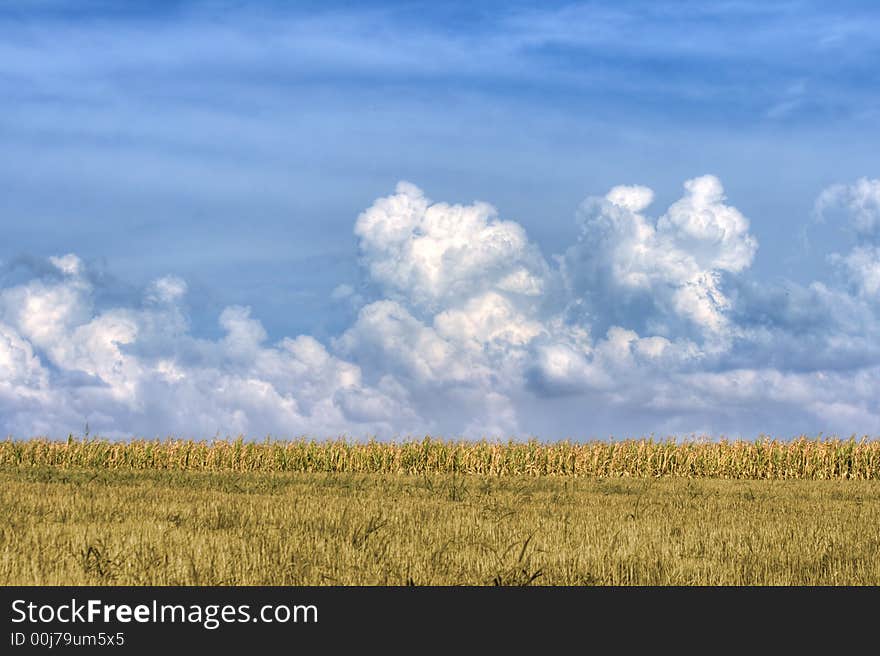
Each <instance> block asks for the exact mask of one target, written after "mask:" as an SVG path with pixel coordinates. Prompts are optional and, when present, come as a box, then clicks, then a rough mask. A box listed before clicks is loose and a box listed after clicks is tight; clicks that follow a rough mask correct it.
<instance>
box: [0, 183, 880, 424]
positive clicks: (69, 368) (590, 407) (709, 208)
mask: <svg viewBox="0 0 880 656" xmlns="http://www.w3.org/2000/svg"><path fill="white" fill-rule="evenodd" d="M878 188H880V187H878ZM874 190H875V181H869V180H860V181H858V182H856V183H855V184H854V185H850V186H848V187H847V186H840V185H838V186H835V187H832V188H831V189H829V190H826V191H825V192H823V193H822V194H821V195H820V196H819V199H818V200H817V201H816V207H817V214H821V215H822V216H826V217H827V216H830V212H831V211H832V210H834V211H836V212H842V213H844V214H846V220H847V221H848V225H850V226H852V230H853V232H854V233H855V234H856V235H857V242H856V244H855V245H854V247H853V249H852V250H851V251H850V252H849V253H846V254H830V255H829V259H828V266H829V267H832V268H834V269H836V270H837V271H838V272H840V273H841V274H842V275H841V277H840V280H841V285H839V286H834V285H828V284H826V283H822V282H818V281H817V282H813V283H810V284H808V285H797V284H795V283H786V284H784V285H780V284H776V283H774V284H766V283H761V282H760V281H756V280H754V279H753V278H752V277H750V275H749V273H748V270H749V267H750V266H751V264H752V261H753V259H754V258H755V255H756V252H757V247H758V244H757V241H756V239H755V238H754V236H753V235H751V233H750V231H749V221H748V219H747V218H746V217H745V216H743V214H742V213H741V212H740V211H739V210H737V209H736V208H735V207H734V206H733V205H731V204H730V203H729V202H728V200H727V198H726V197H725V194H724V189H723V187H722V184H721V182H720V181H719V180H718V179H717V178H716V177H714V176H711V175H706V176H702V177H698V178H694V179H692V180H688V181H686V182H685V183H684V189H683V193H682V195H681V198H679V199H678V200H676V201H675V202H673V203H672V204H671V205H670V206H669V207H668V208H667V209H666V210H665V211H663V212H662V213H659V214H656V215H654V216H651V215H650V214H649V208H650V207H651V206H652V204H653V201H654V192H653V191H652V190H651V189H649V188H647V187H643V186H617V187H614V188H612V189H610V190H609V191H608V192H607V193H606V194H605V195H603V196H595V197H590V198H588V199H587V200H585V201H584V203H583V204H582V205H581V207H580V209H579V210H578V212H577V233H576V235H575V237H574V239H573V242H572V244H571V245H570V247H569V248H567V249H566V250H565V252H563V253H561V254H559V255H555V256H553V257H552V258H549V259H547V258H545V257H544V255H543V254H542V253H541V250H540V249H539V248H538V246H537V245H536V244H535V243H533V242H532V241H531V240H530V239H529V237H528V235H527V233H526V231H525V230H524V229H523V227H522V226H520V225H519V224H517V223H515V222H513V221H509V220H504V219H502V218H500V217H499V216H498V213H497V211H496V210H495V209H494V208H493V207H492V206H490V205H488V204H487V203H484V202H474V203H471V204H464V205H455V204H446V203H442V202H434V201H432V200H430V199H429V198H428V197H427V196H426V195H425V193H424V192H423V191H422V190H420V189H419V188H417V187H416V186H414V185H412V184H410V183H400V184H399V185H398V186H397V188H396V190H395V191H394V193H393V194H391V195H389V196H387V197H384V198H380V199H378V200H377V201H375V202H374V203H373V204H372V205H371V206H370V207H368V208H367V209H366V210H365V211H364V212H363V213H362V214H361V215H360V216H359V217H357V220H356V223H355V227H354V234H355V237H356V238H357V240H358V247H359V250H360V257H361V263H362V265H363V271H364V274H365V276H366V279H365V280H364V283H365V284H364V285H362V286H361V287H360V289H361V290H362V291H361V292H355V288H354V287H353V286H352V285H350V284H341V285H339V286H338V287H337V288H336V289H335V290H334V291H333V292H332V294H331V296H332V298H333V299H334V300H337V301H341V302H346V303H351V305H352V308H353V309H355V310H356V311H357V316H356V317H355V318H354V319H353V321H352V322H351V324H350V325H349V326H348V327H347V328H346V329H344V330H343V331H341V332H340V333H339V334H338V335H337V336H336V337H334V338H332V339H330V340H328V341H327V343H322V342H320V341H318V340H317V339H315V338H314V337H311V336H309V335H299V336H295V337H285V338H282V339H279V340H273V339H271V338H270V336H269V334H268V333H267V331H266V329H265V328H264V326H263V325H262V323H261V322H260V320H259V319H258V318H257V317H254V316H252V313H251V311H250V309H249V308H247V307H243V306H230V307H227V308H225V309H224V310H223V311H222V312H221V313H220V314H219V316H218V317H217V321H218V326H219V328H220V330H221V334H220V336H219V337H217V338H215V339H206V338H204V337H200V336H198V335H196V334H193V332H192V330H191V328H190V325H189V322H188V320H187V309H186V308H187V305H186V304H187V298H186V297H187V293H188V288H187V284H186V282H185V281H184V280H182V279H180V278H178V277H175V276H171V275H169V276H165V277H162V278H159V279H157V280H155V281H153V282H152V283H151V284H149V285H148V286H147V287H146V288H145V289H144V290H143V292H142V297H141V299H140V301H139V302H138V301H133V302H132V303H131V304H130V306H126V307H119V306H112V307H105V306H104V305H103V304H102V303H101V302H99V294H98V290H96V288H95V284H96V283H95V282H94V281H95V280H96V279H97V278H96V277H95V276H93V275H91V271H90V267H89V266H88V265H87V264H86V263H84V262H83V261H82V260H80V259H79V258H78V257H77V256H76V255H73V254H67V255H63V256H59V257H53V258H50V259H49V260H48V261H46V262H44V264H43V265H41V266H35V267H33V274H32V275H31V276H30V277H29V278H28V279H27V280H23V281H22V280H19V281H18V282H17V283H16V284H12V283H10V284H8V285H7V286H6V287H3V288H0V422H2V428H3V429H4V430H5V431H6V432H9V433H13V432H14V433H18V434H26V435H28V434H38V433H48V434H55V435H63V434H65V433H66V432H68V431H75V430H76V427H77V426H82V425H83V424H84V423H85V421H88V422H89V423H90V425H91V426H92V427H93V430H98V431H100V432H102V433H104V434H108V435H117V436H125V435H131V434H141V435H157V434H180V435H194V436H202V437H204V436H206V435H213V434H215V433H217V432H219V433H220V434H222V435H226V434H238V433H243V434H248V435H251V436H255V437H256V436H260V435H265V434H269V433H271V434H273V435H277V436H293V435H301V434H308V435H312V436H327V435H339V434H347V435H352V436H357V437H362V436H365V435H379V436H382V437H392V436H395V435H423V434H426V433H439V434H445V435H466V436H470V437H480V436H513V435H524V434H536V435H540V436H542V437H548V438H552V437H566V436H572V437H587V436H597V435H599V436H601V435H602V434H606V435H607V434H610V433H615V434H618V435H619V434H621V433H625V434H644V433H649V432H660V433H662V432H682V431H683V432H690V431H693V430H696V429H698V428H701V429H708V430H712V431H713V432H716V433H727V434H732V433H735V432H739V433H741V434H754V433H756V432H759V431H776V432H780V431H781V432H783V433H785V434H792V433H796V432H799V431H806V432H818V431H820V430H821V431H825V432H835V431H837V432H876V431H878V430H880V408H878V402H877V400H876V394H875V390H876V389H877V388H878V384H880V348H878V346H877V345H878V344H880V321H878V316H877V312H878V308H880V304H878V303H877V302H876V301H877V296H878V290H880V269H878V262H880V257H878V255H880V253H878V247H877V246H876V245H875V244H873V243H872V241H871V239H872V235H873V234H874V233H873V232H872V231H873V230H874V227H873V226H874V222H875V219H876V202H875V200H876V199H875V198H874V196H873V195H872V194H874V193H875V191H874ZM841 220H842V219H841ZM551 263H552V264H551ZM363 290H370V291H363ZM371 294H372V295H371Z"/></svg>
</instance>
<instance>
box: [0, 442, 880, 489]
mask: <svg viewBox="0 0 880 656" xmlns="http://www.w3.org/2000/svg"><path fill="white" fill-rule="evenodd" d="M0 466H14V467H29V466H30V467H39V466H51V467H63V468H98V469H106V470H117V471H119V470H132V471H136V470H176V471H212V472H293V473H349V474H351V473H364V474H367V473H370V474H407V475H426V474H478V475H488V476H573V477H640V478H649V477H655V478H656V477H683V478H721V479H763V480H783V479H785V480H878V479H880V440H877V439H873V440H872V439H868V438H862V439H861V440H856V439H855V438H850V439H846V440H844V439H838V438H826V439H811V438H807V437H803V436H802V437H800V438H797V439H794V440H791V441H786V440H777V439H770V438H766V437H762V438H760V439H758V440H756V441H746V440H736V441H728V440H721V441H717V442H709V441H689V442H688V441H685V442H676V441H674V440H667V441H654V440H653V439H641V440H623V441H618V442H615V441H609V442H600V441H594V442H588V443H574V442H558V443H541V442H538V441H536V440H532V441H529V442H513V441H511V442H508V443H500V442H489V441H481V442H465V441H457V442H456V441H443V440H438V439H433V438H429V437H426V438H425V439H424V440H422V441H406V442H400V443H397V442H379V441H375V440H373V441H369V442H349V441H346V440H336V441H324V442H318V441H310V440H297V441H289V442H286V441H270V440H266V441H264V442H248V441H245V440H244V439H242V438H239V439H236V440H233V441H230V440H224V441H213V442H206V441H192V440H174V439H169V440H164V441H160V440H133V441H127V442H113V441H108V440H101V439H74V438H73V437H70V438H68V439H67V441H52V440H47V439H33V440H13V439H6V440H5V441H2V442H0Z"/></svg>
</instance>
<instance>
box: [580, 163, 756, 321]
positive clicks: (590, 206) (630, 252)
mask: <svg viewBox="0 0 880 656" xmlns="http://www.w3.org/2000/svg"><path fill="white" fill-rule="evenodd" d="M684 188H685V195H684V196H683V197H682V198H681V199H680V200H678V201H676V202H675V203H673V204H672V206H670V207H669V209H668V210H667V212H666V213H665V214H663V215H662V216H661V217H660V218H659V219H658V220H657V221H656V222H655V221H653V220H651V219H649V218H648V217H647V216H645V215H644V214H642V213H641V212H642V211H643V210H645V209H646V208H647V207H648V206H649V204H650V203H651V201H652V199H653V192H652V191H651V190H650V189H647V188H645V187H615V188H613V189H612V190H611V191H609V192H608V194H606V196H605V197H604V198H590V199H588V200H587V201H585V202H584V204H583V205H582V206H581V209H580V212H579V215H580V222H581V234H580V236H579V238H578V242H577V244H575V245H574V246H572V247H571V248H570V249H569V250H568V252H567V253H566V256H565V260H564V272H565V274H566V279H567V282H568V285H569V289H570V291H571V293H572V295H573V296H575V297H586V298H587V299H589V300H590V301H591V302H592V304H593V305H598V306H604V305H606V304H607V303H609V302H612V301H610V300H609V297H614V296H616V297H618V298H619V299H620V301H623V303H621V304H622V305H626V304H627V303H630V304H631V305H632V306H633V307H634V308H638V309H635V310H634V311H637V312H641V313H642V317H641V318H642V319H643V320H652V321H653V322H654V324H655V325H660V324H663V322H664V321H667V320H668V319H669V317H670V316H674V317H680V318H683V319H686V320H688V321H690V322H691V323H692V324H693V325H695V326H697V327H698V328H699V329H701V330H702V331H703V332H704V333H705V334H707V335H719V334H722V333H724V332H725V331H726V330H727V329H728V320H727V317H726V311H727V310H728V308H729V306H730V302H729V299H728V298H727V297H726V296H725V295H724V293H723V292H722V290H721V286H720V280H721V275H722V273H725V272H727V273H738V272H741V271H742V270H744V269H746V268H747V267H748V266H749V265H750V264H751V262H752V259H753V257H754V255H755V251H756V250H757V241H756V240H755V238H754V237H752V236H751V235H750V234H749V232H748V229H749V222H748V220H747V219H746V218H745V217H744V216H743V215H742V214H741V213H740V212H739V211H738V210H737V209H736V208H734V207H731V206H729V205H726V204H725V203H724V200H725V197H724V189H723V187H722V186H721V183H720V181H719V180H718V179H717V178H715V177H714V176H711V175H706V176H703V177H700V178H694V179H693V180H688V181H687V182H686V183H685V185H684ZM603 309H604V307H595V308H592V311H593V314H597V313H599V312H601V311H603ZM651 313H655V314H656V315H657V316H653V317H652V316H650V315H651ZM664 315H665V316H664Z"/></svg>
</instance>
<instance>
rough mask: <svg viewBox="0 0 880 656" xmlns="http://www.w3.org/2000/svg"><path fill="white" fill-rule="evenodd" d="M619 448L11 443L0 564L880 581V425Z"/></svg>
mask: <svg viewBox="0 0 880 656" xmlns="http://www.w3.org/2000/svg"><path fill="white" fill-rule="evenodd" d="M750 445H751V446H750ZM469 446H470V448H471V449H472V450H470V451H468V447H469ZM609 448H611V447H610V446H609V445H608V444H604V445H601V444H594V445H584V446H583V447H580V446H577V445H556V446H541V445H538V444H532V445H528V444H525V445H522V444H518V445H492V444H488V443H483V444H476V445H467V444H464V443H458V444H453V443H442V442H424V443H414V444H410V445H408V446H407V445H382V444H374V445H369V444H367V445H342V444H341V443H323V444H310V443H305V442H303V443H293V444H290V445H283V444H256V445H250V444H247V443H240V442H239V443H221V444H218V445H215V446H210V445H205V444H201V445H200V444H193V443H181V442H174V443H172V442H167V443H148V442H140V443H133V444H131V443H129V444H113V443H108V442H100V441H91V442H82V441H76V440H71V441H70V442H69V443H65V442H60V443H50V442H30V441H29V442H12V441H7V442H0V516H2V517H3V518H4V522H2V523H0V584H4V585H10V584H25V585H31V584H34V585H52V584H99V585H100V584H135V585H148V584H155V585H181V584H203V585H232V584H236V585H245V584H256V585H263V584H276V585H322V584H345V585H361V584H368V585H371V584H391V585H405V584H416V585H438V584H477V585H522V584H532V585H539V584H545V585H582V584H600V585H601V584H650V585H654V584H661V585H665V584H681V585H703V584H732V585H744V584H757V585H764V584H832V585H839V584H872V585H878V584H880V471H878V465H880V463H878V459H877V456H878V443H877V442H870V441H862V442H850V441H846V442H817V441H808V440H802V441H800V442H794V443H786V442H777V443H767V444H765V445H764V446H762V447H755V446H754V443H730V444H727V445H726V446H724V445H722V446H721V447H719V446H718V445H712V444H700V445H695V444H692V445H675V444H672V443H656V444H655V443H648V442H623V443H619V444H618V445H616V446H615V447H614V449H618V451H616V452H615V451H614V450H613V449H612V450H611V451H608V449H609ZM407 449H409V450H407ZM542 449H543V450H544V451H543V453H542ZM554 449H555V450H554ZM725 449H726V451H725ZM310 450H311V451H310ZM309 454H310V455H309ZM615 454H616V455H615ZM639 454H641V455H639ZM663 454H665V457H663ZM743 454H751V457H752V458H753V459H755V460H757V462H750V461H747V460H746V459H745V458H746V455H743ZM478 456H480V457H478ZM334 458H335V459H334ZM736 462H740V463H743V464H744V466H745V472H739V473H737V471H736V470H735V469H734V468H733V463H736ZM480 463H482V464H480ZM505 463H506V464H505ZM676 463H678V464H676ZM713 463H714V464H713ZM480 467H482V468H484V469H487V470H488V473H476V470H478V469H479V468H480ZM713 467H714V469H713ZM762 467H763V469H762ZM664 468H666V469H668V470H669V471H671V472H678V473H669V472H667V471H666V470H664ZM595 471H600V472H604V473H603V474H601V475H596V474H595V473H594V472H595ZM682 471H690V474H688V475H683V474H682V473H680V472H682ZM639 472H641V474H642V475H639ZM707 473H708V475H707ZM745 474H749V475H745Z"/></svg>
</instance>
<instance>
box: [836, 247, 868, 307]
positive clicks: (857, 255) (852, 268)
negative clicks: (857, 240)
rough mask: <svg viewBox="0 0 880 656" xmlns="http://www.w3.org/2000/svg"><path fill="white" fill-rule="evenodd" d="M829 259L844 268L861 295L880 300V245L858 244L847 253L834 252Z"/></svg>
mask: <svg viewBox="0 0 880 656" xmlns="http://www.w3.org/2000/svg"><path fill="white" fill-rule="evenodd" d="M829 260H830V261H831V262H832V263H833V264H836V265H839V266H840V267H841V268H843V270H844V271H845V273H846V275H847V278H848V279H849V281H850V282H851V283H852V284H853V286H854V287H855V288H856V290H857V292H858V294H859V296H862V297H864V298H867V299H873V300H875V301H880V247H878V246H856V247H855V248H853V249H852V251H850V252H849V253H848V254H846V255H839V254H837V253H832V254H831V255H830V256H829Z"/></svg>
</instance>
